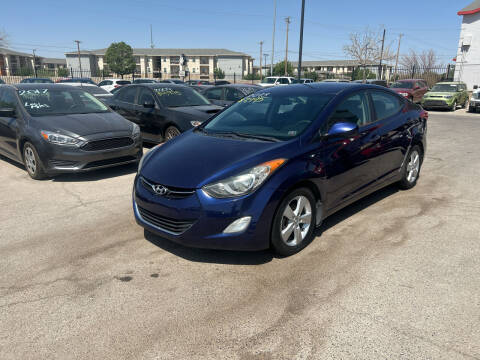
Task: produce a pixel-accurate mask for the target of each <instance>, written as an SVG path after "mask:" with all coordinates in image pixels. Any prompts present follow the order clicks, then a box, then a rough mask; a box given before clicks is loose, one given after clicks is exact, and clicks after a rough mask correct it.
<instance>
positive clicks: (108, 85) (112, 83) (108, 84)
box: [98, 79, 132, 91]
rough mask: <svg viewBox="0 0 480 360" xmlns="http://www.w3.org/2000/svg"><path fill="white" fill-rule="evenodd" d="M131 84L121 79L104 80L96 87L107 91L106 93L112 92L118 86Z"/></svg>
mask: <svg viewBox="0 0 480 360" xmlns="http://www.w3.org/2000/svg"><path fill="white" fill-rule="evenodd" d="M131 83H132V82H131V81H130V80H123V79H105V80H103V81H101V82H100V83H99V84H98V86H100V87H101V88H102V89H104V90H107V91H112V90H113V89H116V88H118V87H120V86H123V85H129V84H131Z"/></svg>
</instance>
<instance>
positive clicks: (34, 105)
mask: <svg viewBox="0 0 480 360" xmlns="http://www.w3.org/2000/svg"><path fill="white" fill-rule="evenodd" d="M25 107H26V108H30V109H43V108H49V107H50V105H48V104H40V103H33V102H32V103H29V102H26V103H25Z"/></svg>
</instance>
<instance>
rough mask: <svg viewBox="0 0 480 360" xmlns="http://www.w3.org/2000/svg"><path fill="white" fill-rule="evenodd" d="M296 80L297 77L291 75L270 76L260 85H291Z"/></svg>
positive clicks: (265, 86) (266, 86)
mask: <svg viewBox="0 0 480 360" xmlns="http://www.w3.org/2000/svg"><path fill="white" fill-rule="evenodd" d="M294 82H295V78H293V77H290V76H268V77H266V78H265V79H263V80H262V82H261V83H259V84H258V85H260V86H261V87H264V88H268V87H272V86H279V85H290V84H293V83H294Z"/></svg>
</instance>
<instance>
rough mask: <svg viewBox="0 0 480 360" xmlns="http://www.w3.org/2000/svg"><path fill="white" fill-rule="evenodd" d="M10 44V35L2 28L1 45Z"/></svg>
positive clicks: (0, 31) (0, 32)
mask: <svg viewBox="0 0 480 360" xmlns="http://www.w3.org/2000/svg"><path fill="white" fill-rule="evenodd" d="M7 45H8V35H7V33H6V32H5V31H3V30H0V46H2V47H6V46H7Z"/></svg>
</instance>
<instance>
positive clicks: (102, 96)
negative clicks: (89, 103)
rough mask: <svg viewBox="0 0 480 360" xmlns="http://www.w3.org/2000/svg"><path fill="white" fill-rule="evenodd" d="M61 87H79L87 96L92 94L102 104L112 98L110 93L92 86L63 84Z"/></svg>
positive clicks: (72, 83) (73, 83)
mask: <svg viewBox="0 0 480 360" xmlns="http://www.w3.org/2000/svg"><path fill="white" fill-rule="evenodd" d="M62 85H69V86H75V87H79V88H81V89H82V90H84V91H86V92H88V93H89V94H92V95H93V96H95V97H96V98H97V99H98V100H102V101H103V102H105V101H108V99H110V98H111V97H112V96H113V94H112V93H110V92H108V91H107V90H105V89H102V88H101V87H98V86H97V85H93V84H86V83H75V82H71V83H64V84H62Z"/></svg>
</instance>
